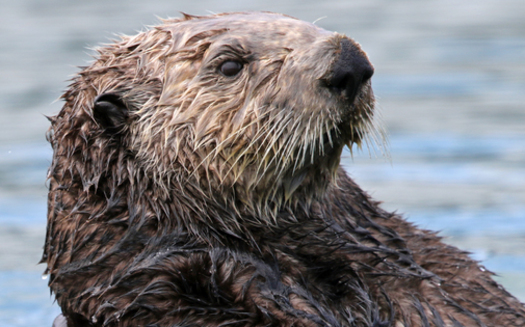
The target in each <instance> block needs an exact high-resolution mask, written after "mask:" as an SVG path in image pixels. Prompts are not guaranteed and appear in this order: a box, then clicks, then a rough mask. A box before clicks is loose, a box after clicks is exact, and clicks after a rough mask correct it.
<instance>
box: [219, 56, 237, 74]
mask: <svg viewBox="0 0 525 327" xmlns="http://www.w3.org/2000/svg"><path fill="white" fill-rule="evenodd" d="M241 69H242V63H240V62H238V61H234V60H227V61H225V62H223V63H222V64H221V65H220V66H219V71H220V72H221V73H222V74H223V75H224V76H226V77H232V76H235V75H237V74H238V73H239V72H240V71H241Z"/></svg>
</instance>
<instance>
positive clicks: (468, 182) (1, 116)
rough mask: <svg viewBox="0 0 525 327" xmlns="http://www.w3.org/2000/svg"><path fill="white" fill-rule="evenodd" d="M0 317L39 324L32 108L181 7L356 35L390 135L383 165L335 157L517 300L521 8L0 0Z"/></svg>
mask: <svg viewBox="0 0 525 327" xmlns="http://www.w3.org/2000/svg"><path fill="white" fill-rule="evenodd" d="M0 5H1V8H2V10H1V11H0V72H1V73H0V239H1V240H2V242H1V243H0V326H50V325H51V322H52V320H53V318H54V317H55V316H56V314H57V313H58V312H59V309H58V308H57V306H56V305H55V304H53V300H52V298H51V297H50V295H49V291H48V289H47V286H46V282H47V281H46V280H43V279H42V275H41V274H42V272H43V270H44V267H43V266H42V265H37V263H38V261H39V259H40V255H41V248H42V245H43V241H44V231H45V216H46V212H45V211H46V188H45V176H46V170H47V167H48V166H49V162H50V157H51V151H50V147H49V146H48V145H47V143H46V142H45V140H44V134H45V131H46V129H47V127H48V122H47V120H46V119H45V117H44V115H52V114H54V113H57V112H58V111H59V110H60V107H61V103H60V101H57V99H58V97H59V96H60V92H61V91H62V90H63V89H65V88H66V86H67V82H66V80H67V79H68V78H69V77H70V76H71V75H72V74H73V73H74V72H75V71H77V68H76V67H75V66H77V65H85V64H86V63H87V62H88V61H89V60H90V57H89V53H91V51H90V50H86V49H87V48H88V47H93V46H95V45H97V44H99V43H103V42H107V41H108V40H109V39H110V38H112V35H113V33H125V34H132V33H134V32H135V31H137V30H141V29H143V26H144V25H151V24H155V23H156V22H157V21H158V20H157V18H156V16H159V17H170V16H172V17H173V16H178V15H179V13H178V12H179V11H184V12H188V13H192V14H207V13H208V12H222V11H234V10H270V11H277V12H284V13H287V14H289V15H292V16H295V17H298V18H301V19H303V20H307V21H315V20H317V19H318V18H321V17H325V18H323V19H321V20H319V21H318V22H317V24H318V25H320V26H321V27H324V28H326V29H330V30H336V31H339V32H343V33H346V34H347V35H349V36H351V37H354V38H355V39H356V40H358V41H359V42H360V43H361V44H362V46H363V47H364V49H365V50H366V51H367V52H368V54H369V56H370V58H371V60H372V62H373V63H374V65H375V68H376V74H375V75H374V77H373V85H374V88H375V92H376V95H377V97H378V99H379V102H380V107H381V108H382V113H383V117H384V121H385V124H386V125H387V127H388V130H389V132H390V145H391V146H390V153H391V156H392V160H391V163H390V162H389V161H388V160H384V159H383V158H381V157H379V158H376V157H375V156H374V155H372V158H370V156H369V155H368V152H367V150H366V149H365V150H364V151H363V153H361V154H358V155H355V154H354V158H353V159H352V158H351V157H350V154H349V153H347V154H346V155H345V158H344V160H343V164H344V166H345V167H346V168H347V170H348V171H349V172H350V174H352V176H353V177H354V178H355V179H356V180H357V181H358V183H359V184H360V185H361V186H363V187H364V188H365V189H367V190H369V191H370V192H371V193H372V194H373V196H374V197H375V198H376V199H380V200H382V201H384V204H383V206H384V207H385V208H387V209H389V210H398V212H402V213H404V214H405V215H406V216H407V217H408V218H409V219H410V220H411V221H413V222H415V223H416V224H418V225H419V226H421V227H423V228H428V229H433V230H441V231H442V235H444V236H446V237H447V241H448V242H451V243H453V244H456V245H458V246H460V247H462V248H464V249H468V250H469V251H471V252H472V257H473V258H475V259H476V260H482V261H483V264H484V266H485V267H486V268H487V269H489V270H492V271H494V272H497V273H498V274H499V275H500V276H501V277H499V279H498V280H499V281H500V282H502V283H503V284H504V285H505V286H506V287H507V288H508V289H509V290H511V292H513V293H514V294H516V295H517V296H518V297H520V298H521V299H522V300H525V186H524V185H525V106H524V105H523V103H525V92H524V91H525V20H523V17H525V6H523V1H522V0H514V1H513V0H479V1H475V2H470V1H468V2H467V1H464V2H461V3H458V2H457V1H451V0H442V1H417V0H401V1H392V0H362V1H344V0H341V1H324V2H321V1H298V0H297V1H289V2H286V3H284V2H283V1H264V2H262V1H255V2H250V3H249V4H245V2H244V1H229V2H227V3H226V2H223V3H219V2H212V1H202V2H199V3H198V5H196V4H191V3H190V2H188V1H184V2H183V1H172V0H170V1H160V0H156V1H148V2H145V1H136V0H135V1H123V0H117V1H111V2H108V1H90V2H71V1H65V0H49V1H45V2H43V1H37V0H20V1H6V0H4V1H0Z"/></svg>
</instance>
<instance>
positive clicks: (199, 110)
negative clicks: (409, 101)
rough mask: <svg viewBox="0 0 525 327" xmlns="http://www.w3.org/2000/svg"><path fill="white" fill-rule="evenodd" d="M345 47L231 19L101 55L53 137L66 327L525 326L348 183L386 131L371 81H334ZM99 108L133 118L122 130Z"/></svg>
mask: <svg viewBox="0 0 525 327" xmlns="http://www.w3.org/2000/svg"><path fill="white" fill-rule="evenodd" d="M343 39H344V40H349V39H348V38H346V37H345V36H343V35H340V34H337V33H332V32H328V31H325V30H322V29H320V28H318V27H317V26H315V25H312V24H308V23H305V22H301V21H299V20H296V19H293V18H290V17H287V16H283V15H278V14H272V13H234V14H222V15H213V16H207V17H194V16H188V15H185V16H184V17H183V18H182V19H178V20H166V21H164V22H163V24H162V25H160V26H156V27H153V28H151V29H149V30H148V31H145V32H142V33H140V34H138V35H136V36H131V37H129V36H124V37H122V38H121V40H119V41H116V42H115V43H113V44H110V45H107V46H105V47H102V48H100V49H98V56H97V57H96V61H95V62H93V63H92V64H91V65H90V66H89V67H86V68H84V69H82V71H81V72H80V73H79V74H78V75H77V76H76V77H75V78H74V79H73V82H72V84H71V86H70V88H69V90H68V91H67V92H66V93H65V94H64V96H63V99H64V101H65V104H64V107H63V109H62V111H61V112H60V113H59V114H58V115H57V116H55V117H52V118H51V121H52V124H51V128H50V131H49V134H48V138H49V141H50V142H51V144H52V147H53V150H54V155H53V162H52V164H51V168H50V170H49V180H50V190H49V201H48V205H49V210H48V227H47V236H46V243H45V248H44V256H43V262H46V263H47V270H46V273H48V274H49V275H50V278H49V286H50V287H51V290H52V292H53V293H54V294H55V295H56V299H57V301H58V303H59V305H60V307H61V308H62V312H63V314H64V316H65V317H66V319H67V321H68V324H69V326H70V327H73V326H146V325H148V326H524V325H525V313H524V311H523V307H522V305H521V304H520V303H519V301H517V300H516V299H515V298H514V297H512V296H511V295H509V294H508V293H507V292H506V291H505V290H503V288H501V286H499V285H498V284H496V283H495V282H494V281H493V280H492V279H491V273H490V272H487V271H486V270H485V269H481V267H480V266H479V265H478V264H477V263H476V262H475V261H473V260H471V259H469V257H468V256H467V254H466V253H465V252H462V251H460V250H458V249H456V248H454V247H451V246H447V245H445V244H443V243H441V241H440V238H439V237H438V236H436V235H435V234H434V233H431V232H428V231H424V230H420V229H417V228H415V227H414V226H412V225H411V224H409V223H407V222H406V221H405V220H403V219H402V218H401V217H399V216H397V215H395V214H392V213H388V212H385V211H383V210H382V209H380V208H379V206H378V203H377V202H374V201H372V200H371V199H370V198H369V197H368V196H367V195H366V194H365V193H364V192H363V191H362V190H361V189H360V188H359V187H358V186H357V185H356V184H354V183H353V182H352V181H351V179H350V178H349V177H348V176H347V175H346V174H345V173H344V172H343V170H342V169H341V168H339V161H340V156H341V151H342V149H343V147H344V146H345V145H346V144H347V145H349V146H350V147H351V146H352V144H353V143H358V144H359V143H361V141H362V140H364V139H365V138H367V135H368V137H370V138H371V139H375V138H377V136H375V135H378V136H379V138H380V137H381V135H382V134H381V132H377V131H378V128H377V124H375V123H374V120H373V119H372V116H373V114H374V112H373V110H374V98H373V93H372V89H371V85H370V82H366V83H365V85H363V86H362V88H361V91H360V92H359V93H358V95H357V97H356V99H355V101H353V100H352V101H348V99H345V98H344V97H341V96H337V95H336V94H334V93H333V92H331V91H330V90H329V88H327V87H326V85H325V84H323V83H325V82H326V81H327V80H329V79H330V75H331V74H332V71H331V67H332V66H333V64H334V62H335V60H336V59H337V58H338V55H339V52H340V51H341V50H340V49H341V46H340V43H341V41H342V40H343ZM350 42H351V43H352V45H353V47H354V49H355V51H357V53H359V55H360V56H366V55H365V54H364V53H363V52H362V50H360V48H359V45H357V43H355V42H353V41H351V40H350ZM226 60H236V61H239V62H242V63H243V69H242V70H241V72H240V73H239V74H238V75H236V76H234V77H227V76H224V75H222V74H220V73H219V72H218V67H219V65H220V64H221V63H222V62H224V61H226ZM102 94H113V95H116V96H118V97H120V98H121V99H122V102H123V103H124V104H125V106H126V108H127V110H128V113H127V114H128V116H127V119H126V123H125V125H124V127H123V128H122V130H120V131H118V132H116V133H108V132H107V131H105V130H104V128H102V126H101V125H100V124H99V123H97V121H96V119H95V117H94V112H93V107H94V103H95V100H96V99H97V97H98V96H100V95H102ZM374 133H375V134H374ZM370 135H372V136H370Z"/></svg>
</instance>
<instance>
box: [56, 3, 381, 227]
mask: <svg viewBox="0 0 525 327" xmlns="http://www.w3.org/2000/svg"><path fill="white" fill-rule="evenodd" d="M98 52H99V55H98V58H97V60H96V61H95V62H94V63H93V64H92V65H91V66H89V67H87V68H85V69H84V70H83V71H82V72H81V73H80V74H79V76H78V77H77V78H76V79H75V80H74V83H73V84H72V87H71V89H70V90H69V91H68V92H67V93H66V94H65V95H64V99H65V100H66V105H65V106H64V109H63V111H62V112H61V114H60V115H59V116H57V117H56V118H55V121H54V123H53V126H52V132H53V133H54V141H53V143H54V147H55V156H60V154H57V153H60V152H61V151H57V148H60V147H64V145H65V144H66V145H68V150H63V151H62V152H63V155H64V156H69V158H71V159H68V160H69V161H71V160H76V161H77V162H76V163H75V164H71V163H69V164H68V165H67V166H68V167H73V168H72V170H70V171H71V174H74V172H72V171H73V170H76V171H81V172H80V174H83V175H84V176H81V177H80V178H79V180H80V182H79V183H81V184H82V188H83V189H84V190H89V188H90V187H93V189H100V188H104V187H106V190H105V191H104V192H103V193H104V197H105V198H111V197H112V195H111V194H113V193H115V191H114V188H118V187H121V188H123V187H125V188H127V192H131V193H133V194H138V193H141V192H142V193H144V192H151V193H152V194H153V195H154V199H153V201H157V200H158V201H164V202H166V201H168V202H169V201H182V200H181V199H186V200H185V202H184V203H185V205H195V206H200V205H203V203H204V205H206V206H208V205H210V204H218V207H220V208H226V211H229V212H234V213H235V215H239V216H251V217H259V218H260V220H263V221H265V222H266V223H270V222H271V219H270V218H271V217H274V218H275V217H276V213H277V212H279V211H280V210H282V209H283V208H284V207H285V206H288V205H289V206H296V205H298V204H301V205H308V203H310V202H311V201H312V199H315V198H316V197H318V196H319V195H322V194H323V192H324V190H325V189H326V186H327V185H328V184H329V183H330V182H331V181H332V180H333V178H334V175H335V172H336V170H337V168H338V165H339V161H340V156H341V152H342V149H343V147H344V146H345V145H349V146H350V147H351V146H352V144H353V143H357V144H360V143H361V141H362V139H363V138H364V137H365V135H367V134H368V133H369V132H373V131H374V124H373V122H372V115H373V109H374V97H373V93H372V89H371V84H370V78H371V76H372V74H373V68H372V65H371V64H370V62H369V61H368V59H367V56H366V54H365V53H364V52H363V51H362V50H361V48H360V46H359V45H358V44H357V43H356V42H354V41H353V40H351V39H349V38H347V37H345V36H344V35H341V34H338V33H333V32H328V31H326V30H323V29H321V28H319V27H317V26H315V25H313V24H309V23H305V22H302V21H299V20H296V19H294V18H291V17H287V16H283V15H279V14H272V13H234V14H225V15H214V16H209V17H195V16H184V18H183V19H179V20H167V21H164V22H163V24H162V25H160V26H157V27H155V28H153V29H151V30H149V31H146V32H143V33H140V34H138V35H137V36H133V37H123V38H122V40H120V41H118V42H116V43H114V44H112V45H109V46H106V47H103V48H101V49H99V50H98ZM60 121H62V122H60ZM64 135H69V138H70V139H71V140H70V141H67V142H64V139H65V136H64ZM74 138H76V140H75V139H74ZM80 144H84V145H83V146H82V147H83V148H82V149H81V147H80ZM85 151H87V152H88V153H89V154H81V153H84V152H85ZM75 154H77V156H76V157H75ZM58 166H59V165H56V164H55V166H54V167H52V168H51V173H53V172H55V171H56V170H57V169H58V168H59V167H58ZM82 166H83V167H82ZM87 166H89V167H91V168H89V167H87ZM78 167H81V168H78ZM63 168H64V169H66V168H67V167H63ZM68 176H69V175H68ZM125 180H129V181H128V182H127V183H124V182H123V181H125ZM58 183H59V184H61V183H63V182H62V181H58ZM103 183H106V186H104V185H102V184H103ZM108 185H109V186H108ZM146 185H147V186H146ZM139 186H140V189H137V187H139ZM152 190H153V191H152ZM196 199H198V201H197V200H196ZM201 200H202V201H201ZM201 202H202V203H201ZM129 205H130V204H129V203H128V206H129ZM259 218H256V219H255V220H257V221H258V220H259Z"/></svg>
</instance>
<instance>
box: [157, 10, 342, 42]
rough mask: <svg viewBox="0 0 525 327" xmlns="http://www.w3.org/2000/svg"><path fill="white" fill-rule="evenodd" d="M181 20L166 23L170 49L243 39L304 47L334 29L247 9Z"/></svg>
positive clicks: (327, 35)
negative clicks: (206, 41) (198, 42)
mask: <svg viewBox="0 0 525 327" xmlns="http://www.w3.org/2000/svg"><path fill="white" fill-rule="evenodd" d="M186 17H187V18H189V19H186V20H184V21H180V20H176V21H173V22H172V23H171V24H168V25H167V26H166V28H167V29H169V30H170V32H171V33H172V35H174V36H175V37H176V38H177V42H175V44H174V50H177V48H182V47H184V46H185V45H186V44H187V43H188V42H189V43H192V41H194V40H195V39H213V40H214V41H218V40H219V39H228V38H231V37H234V38H235V39H237V40H247V41H250V43H252V44H257V43H258V42H259V43H260V44H262V42H263V43H264V47H265V48H272V46H276V47H278V46H281V47H283V46H286V47H288V48H295V47H300V46H307V45H309V44H311V43H312V42H315V41H316V40H317V39H326V38H327V37H329V36H331V35H334V34H335V33H334V32H330V31H327V30H324V29H322V28H320V27H318V26H316V25H314V24H311V23H307V22H304V21H301V20H298V19H295V18H292V17H288V16H285V15H281V14H275V13H265V12H247V13H233V14H221V15H215V16H206V17H196V16H186Z"/></svg>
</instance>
